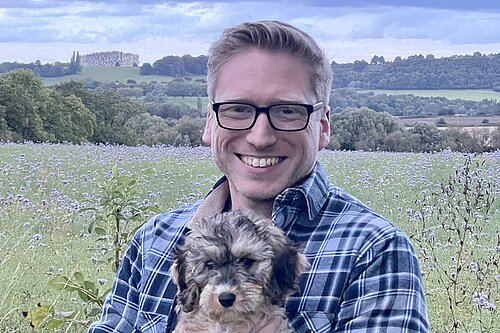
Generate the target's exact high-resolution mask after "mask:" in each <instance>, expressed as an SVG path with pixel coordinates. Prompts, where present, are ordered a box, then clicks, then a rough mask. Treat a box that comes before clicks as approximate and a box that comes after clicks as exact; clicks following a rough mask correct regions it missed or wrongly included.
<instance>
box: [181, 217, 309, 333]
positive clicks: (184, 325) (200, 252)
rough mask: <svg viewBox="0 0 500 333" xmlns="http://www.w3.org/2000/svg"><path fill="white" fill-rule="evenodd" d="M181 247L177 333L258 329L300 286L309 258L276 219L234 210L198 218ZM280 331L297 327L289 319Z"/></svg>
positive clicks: (282, 314) (277, 313) (279, 312)
mask: <svg viewBox="0 0 500 333" xmlns="http://www.w3.org/2000/svg"><path fill="white" fill-rule="evenodd" d="M192 222H193V224H192V225H191V230H190V231H189V232H188V234H187V236H186V239H185V243H184V245H183V246H182V247H180V248H178V249H176V251H175V262H174V264H173V265H172V278H173V281H174V282H175V284H176V285H177V296H176V301H177V305H176V312H177V326H176V328H175V330H174V333H197V332H204V333H206V332H210V333H236V332H258V331H259V330H260V329H261V328H262V327H263V326H265V324H266V323H268V322H269V321H270V320H271V319H273V318H276V317H281V318H286V317H285V312H284V309H283V306H284V304H285V300H286V298H287V297H288V296H290V295H292V294H293V293H295V292H296V291H298V280H299V278H300V275H301V274H302V272H303V271H304V270H305V269H306V268H307V266H308V264H307V260H306V258H305V257H304V255H303V254H302V253H301V252H300V251H299V248H298V246H296V245H294V244H292V243H291V242H290V241H289V240H288V238H287V237H286V235H285V234H284V233H283V231H282V230H281V229H279V228H277V227H275V226H273V224H272V222H271V220H269V219H265V218H262V217H258V216H257V215H255V214H252V213H250V212H245V213H244V212H241V211H230V212H227V213H221V214H218V215H216V216H214V217H212V218H206V219H201V220H197V221H192ZM282 322H283V325H282V327H280V329H279V330H278V332H292V331H291V330H290V329H289V328H288V323H287V321H286V320H283V321H282Z"/></svg>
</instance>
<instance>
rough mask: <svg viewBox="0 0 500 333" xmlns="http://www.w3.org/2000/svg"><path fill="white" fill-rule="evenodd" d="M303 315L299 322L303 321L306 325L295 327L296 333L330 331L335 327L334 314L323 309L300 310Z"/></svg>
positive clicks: (323, 332) (324, 332) (322, 332)
mask: <svg viewBox="0 0 500 333" xmlns="http://www.w3.org/2000/svg"><path fill="white" fill-rule="evenodd" d="M299 316H300V317H301V318H300V319H302V320H298V322H301V321H303V323H304V325H302V326H301V327H298V328H295V332H296V333H309V332H311V333H328V332H331V330H332V327H333V318H334V315H333V314H331V313H327V312H321V311H300V312H299Z"/></svg>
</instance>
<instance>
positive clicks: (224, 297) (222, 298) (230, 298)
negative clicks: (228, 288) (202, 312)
mask: <svg viewBox="0 0 500 333" xmlns="http://www.w3.org/2000/svg"><path fill="white" fill-rule="evenodd" d="M235 299H236V295H235V294H233V293H222V294H220V295H219V303H220V305H222V306H223V307H225V308H229V307H231V306H232V305H233V304H234V300H235Z"/></svg>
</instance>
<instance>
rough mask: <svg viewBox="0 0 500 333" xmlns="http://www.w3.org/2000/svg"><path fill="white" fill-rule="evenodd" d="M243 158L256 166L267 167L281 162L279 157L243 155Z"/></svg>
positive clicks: (246, 162) (248, 163) (250, 164)
mask: <svg viewBox="0 0 500 333" xmlns="http://www.w3.org/2000/svg"><path fill="white" fill-rule="evenodd" d="M241 160H242V161H243V162H244V163H245V164H246V165H249V166H253V167H254V168H265V167H268V166H271V165H276V164H278V163H279V162H280V159H279V158H278V157H268V158H253V157H245V156H242V158H241Z"/></svg>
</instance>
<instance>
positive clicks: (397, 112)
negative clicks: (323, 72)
mask: <svg viewBox="0 0 500 333" xmlns="http://www.w3.org/2000/svg"><path fill="white" fill-rule="evenodd" d="M361 107H367V108H370V109H372V110H374V111H378V112H387V113H390V114H391V115H393V116H398V117H409V116H418V117H432V116H452V115H455V114H461V115H468V116H484V115H500V102H497V101H496V100H494V99H483V100H481V101H472V100H464V99H448V98H446V97H421V96H415V95H412V94H401V95H399V94H398V95H387V94H375V93H373V92H360V91H356V90H355V89H349V88H342V89H334V90H332V93H331V96H330V108H331V110H332V111H333V112H336V113H338V112H341V111H343V110H344V109H346V108H361Z"/></svg>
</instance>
